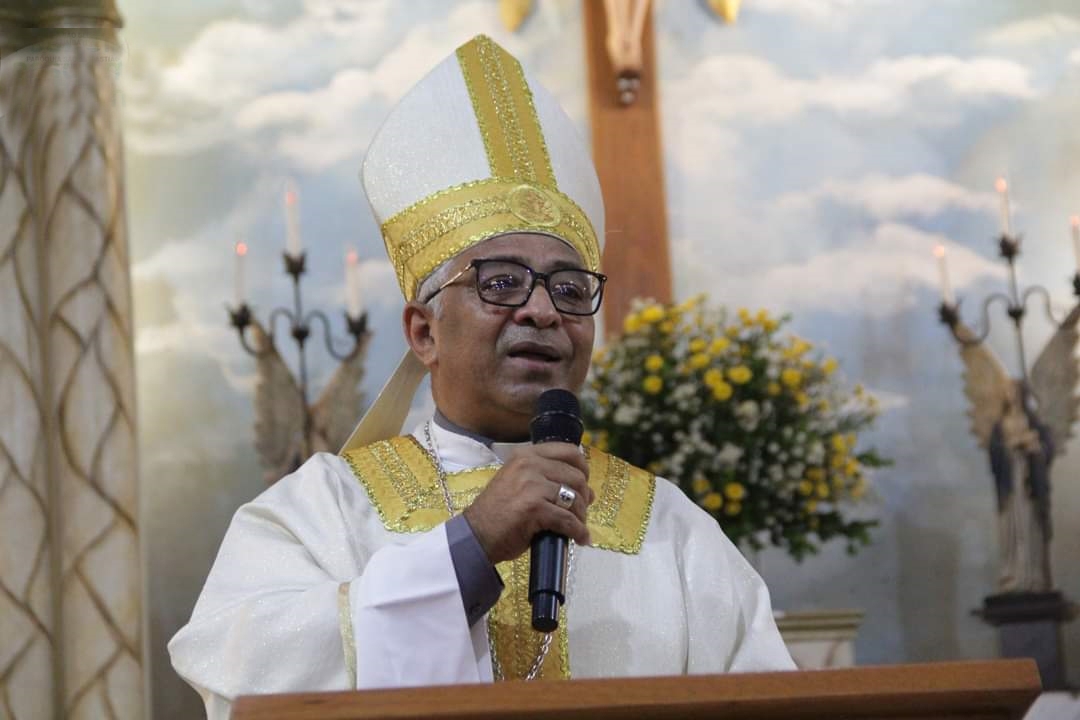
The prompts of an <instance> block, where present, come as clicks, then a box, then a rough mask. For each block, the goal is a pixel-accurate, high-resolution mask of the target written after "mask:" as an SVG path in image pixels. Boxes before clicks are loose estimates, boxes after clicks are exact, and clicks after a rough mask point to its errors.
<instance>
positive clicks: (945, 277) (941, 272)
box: [934, 245, 956, 305]
mask: <svg viewBox="0 0 1080 720" xmlns="http://www.w3.org/2000/svg"><path fill="white" fill-rule="evenodd" d="M934 256H935V257H936V258H937V261H938V276H939V277H940V278H941V300H942V301H943V302H944V303H945V304H946V305H953V304H955V300H956V299H955V298H954V297H953V292H952V286H951V285H949V269H948V268H947V267H946V266H945V246H944V245H938V246H937V247H935V248H934Z"/></svg>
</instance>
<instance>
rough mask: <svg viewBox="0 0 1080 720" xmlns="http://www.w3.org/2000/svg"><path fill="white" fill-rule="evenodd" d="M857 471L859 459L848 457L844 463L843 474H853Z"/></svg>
mask: <svg viewBox="0 0 1080 720" xmlns="http://www.w3.org/2000/svg"><path fill="white" fill-rule="evenodd" d="M858 471H859V461H858V460H856V459H855V458H853V457H849V458H848V459H847V462H845V463H844V474H845V475H849V476H853V475H855V473H857V472H858Z"/></svg>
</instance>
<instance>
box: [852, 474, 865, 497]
mask: <svg viewBox="0 0 1080 720" xmlns="http://www.w3.org/2000/svg"><path fill="white" fill-rule="evenodd" d="M865 493H866V481H865V480H863V479H862V478H859V479H858V480H856V481H855V484H854V485H852V486H851V497H852V498H854V499H855V500H858V499H859V498H861V497H862V496H863V495H864V494H865Z"/></svg>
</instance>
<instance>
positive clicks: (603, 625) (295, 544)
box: [169, 423, 795, 719]
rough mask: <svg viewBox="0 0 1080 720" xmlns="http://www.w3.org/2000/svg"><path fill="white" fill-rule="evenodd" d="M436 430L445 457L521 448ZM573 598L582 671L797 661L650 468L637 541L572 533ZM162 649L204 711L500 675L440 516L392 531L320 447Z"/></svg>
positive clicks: (719, 536) (265, 500)
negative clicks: (311, 694)
mask: <svg viewBox="0 0 1080 720" xmlns="http://www.w3.org/2000/svg"><path fill="white" fill-rule="evenodd" d="M431 431H432V434H433V435H434V437H435V444H436V446H437V448H438V453H439V456H440V458H441V460H442V463H443V466H444V468H445V469H446V471H447V472H450V473H454V472H457V471H460V470H466V469H469V468H476V467H482V466H488V465H492V464H498V463H500V462H501V459H500V458H506V457H507V456H508V454H509V452H510V451H512V449H513V447H514V446H513V445H500V444H496V445H494V446H492V447H491V448H488V447H486V446H485V445H483V444H482V443H479V442H477V441H476V440H473V439H472V438H469V437H466V436H463V435H459V434H456V433H453V432H451V431H448V430H445V429H443V428H440V427H439V426H438V425H436V424H434V423H432V425H431ZM414 437H416V439H417V440H418V442H420V443H421V444H423V443H424V439H423V431H422V429H421V430H418V431H417V433H414ZM460 509H461V508H456V510H460ZM565 611H566V618H567V632H568V649H569V662H570V674H571V676H572V677H575V678H586V677H615V676H648V675H675V674H681V673H720V672H739V671H743V672H745V671H760V670H788V669H794V667H795V666H794V663H793V662H792V660H791V657H790V655H789V654H788V652H787V649H786V648H785V646H784V644H783V641H782V640H781V638H780V634H779V632H778V631H777V629H776V624H775V622H774V620H773V616H772V608H771V606H770V602H769V593H768V590H767V589H766V587H765V584H764V583H763V582H762V580H761V578H760V577H759V576H758V574H757V573H756V572H755V571H754V569H753V568H752V567H751V566H750V565H749V564H748V563H747V562H746V560H745V559H744V558H743V557H742V555H740V554H739V552H738V550H736V548H735V547H734V545H732V543H731V542H730V541H729V540H728V539H727V537H725V536H724V534H723V533H722V532H721V530H720V528H719V526H718V525H717V524H716V521H715V520H713V518H711V517H710V516H709V515H708V514H706V513H705V512H704V511H703V510H701V509H700V508H698V507H697V506H696V505H694V504H693V503H692V502H691V501H690V500H689V499H687V497H686V496H685V495H684V494H683V493H682V491H681V490H679V488H678V487H677V486H675V485H674V484H673V483H670V482H668V481H665V480H662V479H659V478H658V479H657V481H656V489H655V495H654V499H653V506H652V511H651V515H650V516H649V518H648V526H647V530H646V533H645V538H644V542H643V543H642V544H641V550H640V552H638V553H637V554H633V555H631V554H624V553H619V552H613V551H609V550H601V549H597V548H592V547H577V548H576V550H575V552H574V561H573V567H572V569H571V574H570V579H569V582H568V597H567V602H566V606H565ZM169 652H170V655H171V657H172V663H173V666H174V667H175V668H176V671H177V672H178V673H179V674H180V675H181V676H182V677H183V678H184V679H185V680H187V681H188V682H189V683H191V685H192V686H194V687H195V688H196V690H198V691H199V693H200V694H201V695H202V697H203V699H204V700H205V702H206V706H207V714H208V716H209V717H210V718H211V719H216V718H227V717H228V712H229V706H230V703H231V701H232V700H233V699H235V698H236V697H237V696H239V695H248V694H262V693H282V692H298V691H323V690H345V689H350V688H352V687H354V686H355V687H357V688H377V687H401V686H411V685H412V686H414V685H433V684H447V683H476V682H490V681H491V680H492V664H491V658H490V653H489V649H488V629H487V625H486V623H484V622H476V623H475V624H474V625H473V626H472V627H471V628H470V627H469V626H468V623H467V621H466V614H465V609H464V607H463V604H462V599H461V594H460V590H459V588H458V581H457V576H456V574H455V571H454V566H453V562H452V560H451V556H450V551H449V547H448V544H447V540H446V531H445V529H444V525H438V526H437V527H435V528H434V529H432V530H429V531H426V532H421V533H395V532H391V531H390V530H387V529H386V528H385V526H384V524H383V522H382V520H381V519H380V515H379V513H378V511H377V510H376V508H375V507H374V506H373V504H372V502H371V501H370V500H369V498H368V496H367V493H366V492H365V490H364V486H363V485H362V484H361V483H360V482H359V481H358V480H357V478H356V476H355V474H354V473H353V471H352V470H351V469H350V467H349V465H348V464H347V463H346V462H345V461H344V460H343V459H342V458H340V457H337V456H334V455H330V454H327V453H319V454H317V455H315V456H313V457H312V458H311V459H310V460H308V461H307V462H306V463H305V464H304V466H303V467H301V468H300V469H299V470H297V471H296V472H295V473H293V474H291V475H289V476H287V477H285V478H283V479H282V480H280V481H279V482H277V483H276V484H275V485H273V486H272V487H271V488H269V489H268V490H266V491H265V492H264V493H262V494H261V495H260V496H259V497H257V498H256V499H255V500H253V501H252V502H250V503H248V504H246V505H244V506H243V507H241V508H240V509H239V510H238V511H237V512H236V515H235V516H234V518H233V520H232V524H231V525H230V527H229V530H228V532H227V533H226V536H225V539H224V541H223V542H222V545H221V549H220V551H219V553H218V556H217V559H216V561H215V562H214V566H213V568H212V569H211V571H210V575H209V577H208V578H207V581H206V585H205V587H204V588H203V592H202V594H201V595H200V597H199V600H198V602H197V603H196V605H195V609H194V612H193V613H192V617H191V620H190V622H188V624H187V625H186V626H184V627H183V628H182V629H181V630H180V631H179V632H178V633H177V634H176V636H175V637H173V639H172V641H171V642H170V643H169ZM354 678H355V679H354Z"/></svg>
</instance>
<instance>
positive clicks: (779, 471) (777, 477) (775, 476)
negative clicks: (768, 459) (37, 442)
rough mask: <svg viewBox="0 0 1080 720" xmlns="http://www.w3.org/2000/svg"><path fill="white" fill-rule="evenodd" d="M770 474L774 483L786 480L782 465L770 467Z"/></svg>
mask: <svg viewBox="0 0 1080 720" xmlns="http://www.w3.org/2000/svg"><path fill="white" fill-rule="evenodd" d="M768 473H769V479H770V480H772V481H774V482H780V481H781V480H783V479H784V468H783V467H781V466H780V465H770V466H769V469H768Z"/></svg>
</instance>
